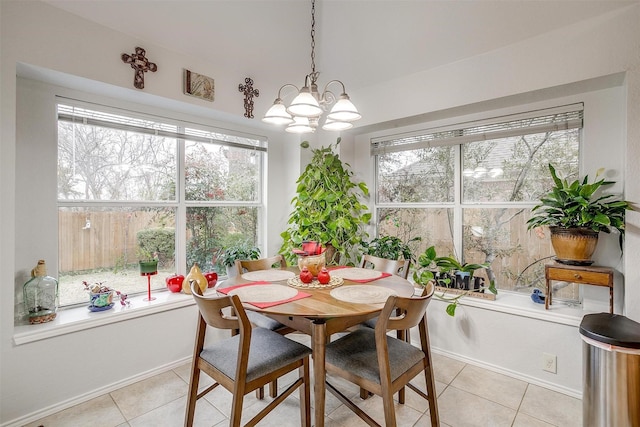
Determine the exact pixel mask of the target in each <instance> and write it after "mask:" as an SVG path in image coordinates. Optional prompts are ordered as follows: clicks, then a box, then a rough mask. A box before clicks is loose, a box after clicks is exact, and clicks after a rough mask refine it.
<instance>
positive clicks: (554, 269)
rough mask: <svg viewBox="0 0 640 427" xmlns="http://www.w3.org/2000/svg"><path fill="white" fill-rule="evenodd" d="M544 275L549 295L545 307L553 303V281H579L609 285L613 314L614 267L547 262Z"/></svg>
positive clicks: (583, 283) (610, 307)
mask: <svg viewBox="0 0 640 427" xmlns="http://www.w3.org/2000/svg"><path fill="white" fill-rule="evenodd" d="M544 276H545V280H546V282H547V284H546V285H547V296H546V298H545V303H544V308H545V309H547V310H548V309H549V306H550V305H551V302H552V301H551V281H552V280H560V281H563V282H573V283H579V284H581V285H594V286H608V287H609V312H610V313H611V314H613V269H611V268H608V267H592V266H578V265H566V264H559V263H553V264H547V265H545V266H544Z"/></svg>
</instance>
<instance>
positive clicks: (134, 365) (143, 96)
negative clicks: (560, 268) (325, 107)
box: [0, 1, 640, 425]
mask: <svg viewBox="0 0 640 427" xmlns="http://www.w3.org/2000/svg"><path fill="white" fill-rule="evenodd" d="M0 19H1V24H0V31H1V40H0V43H1V45H0V54H1V61H0V95H1V96H0V103H1V104H0V105H1V110H0V112H1V116H0V120H1V131H0V132H1V133H0V136H1V141H0V144H1V146H0V194H1V196H2V197H1V199H2V209H0V235H1V236H2V239H0V283H3V284H4V285H3V292H2V294H1V295H2V296H1V300H0V324H1V325H2V327H1V330H0V362H1V366H0V377H1V381H0V395H1V396H2V399H1V403H0V424H2V425H4V424H8V423H10V422H11V421H12V420H18V419H21V418H23V417H28V416H29V415H30V414H33V413H36V412H37V411H41V410H46V408H47V407H50V406H51V407H53V408H56V407H57V406H56V405H61V404H64V403H65V402H69V401H70V400H73V399H75V398H78V397H79V396H84V395H88V394H90V393H93V392H96V391H100V390H103V389H106V388H108V387H109V385H110V384H113V383H117V382H119V381H125V380H126V379H127V378H130V377H133V376H135V375H137V374H140V373H143V372H147V371H148V370H153V369H162V368H163V367H166V366H169V365H170V364H171V363H172V362H174V361H176V360H179V359H180V358H182V357H185V356H187V355H188V354H189V352H190V351H191V340H192V334H193V329H192V326H191V325H192V323H193V319H194V316H195V309H194V308H193V307H187V308H182V309H178V310H173V311H170V312H165V313H161V314H156V315H152V316H147V317H143V318H140V319H136V320H131V321H127V322H123V323H119V324H113V325H109V326H103V327H100V328H97V330H95V331H85V332H78V333H73V334H69V335H65V336H62V337H57V338H51V339H47V340H43V341H38V342H35V343H32V344H25V345H21V346H15V345H14V344H13V342H12V334H13V328H12V325H13V309H14V297H15V295H14V286H11V284H17V283H19V281H20V280H19V275H20V272H21V271H22V270H23V269H25V268H30V267H32V265H31V264H32V263H33V261H32V260H30V261H29V263H28V264H27V265H23V264H24V263H25V262H23V261H22V260H20V262H18V259H17V258H16V255H15V252H16V250H17V249H20V250H24V249H25V248H23V247H21V245H23V244H24V243H23V237H24V235H25V233H27V235H28V233H29V232H28V231H25V230H24V229H20V228H18V227H17V225H18V224H20V220H19V219H18V218H19V217H20V216H22V215H25V213H24V212H22V211H19V212H17V211H16V210H15V208H14V207H15V206H16V202H17V200H19V199H20V198H17V197H16V192H17V189H18V186H17V184H18V183H17V182H16V166H15V165H14V161H15V159H16V147H17V144H18V143H20V142H19V139H18V137H17V135H16V119H17V107H16V105H17V103H16V93H17V92H16V67H17V64H18V63H24V64H32V65H35V66H37V67H42V68H43V69H47V70H54V71H57V72H61V73H65V74H69V75H73V76H78V77H81V78H84V79H88V80H89V81H96V82H101V83H105V84H108V85H111V86H110V88H112V89H113V88H115V89H119V90H111V92H112V93H114V94H117V97H118V98H123V97H127V96H131V97H133V98H135V99H137V100H138V102H141V103H145V102H146V103H153V104H154V105H155V106H164V107H166V106H167V105H168V104H172V108H173V107H175V108H178V109H180V108H182V109H185V110H189V111H196V110H197V111H198V112H199V115H201V116H204V117H208V118H211V119H214V118H215V119H216V120H225V121H230V122H233V123H234V126H235V125H238V124H240V125H244V126H246V127H247V128H251V127H254V128H256V129H263V128H261V127H259V126H254V125H253V124H252V123H249V122H248V121H247V120H246V119H242V118H241V115H242V113H243V111H242V102H241V99H239V98H238V94H236V93H235V90H236V88H237V84H238V82H237V80H238V78H239V77H238V75H237V74H238V70H235V69H232V68H231V67H227V66H225V64H207V63H203V62H202V61H201V60H199V59H196V58H189V57H185V56H183V55H181V54H179V53H176V52H169V51H166V50H164V49H162V48H161V47H159V46H155V45H153V43H149V42H148V41H144V40H134V39H131V38H130V37H128V36H127V35H125V34H119V33H114V32H112V31H110V30H107V29H105V28H100V27H97V26H95V25H93V24H91V23H89V22H87V21H84V20H82V19H80V18H78V17H76V16H74V15H70V14H67V13H65V12H62V11H60V10H58V9H55V8H51V7H49V6H48V5H46V4H42V3H40V2H25V1H19V2H0ZM638 22H640V6H632V7H629V8H627V9H624V10H622V11H619V12H616V13H612V14H609V15H606V16H602V17H599V18H596V19H594V20H591V21H588V22H584V23H581V24H578V25H576V26H572V27H568V28H565V29H563V30H560V31H557V32H555V33H551V34H548V35H544V36H541V37H537V38H535V39H530V40H527V41H525V42H523V43H521V44H519V45H516V46H511V47H507V48H505V49H501V50H499V51H495V52H490V53H488V54H487V55H483V56H481V57H476V58H470V59H468V60H464V61H460V62H458V63H456V64H452V65H450V66H447V67H442V68H439V69H436V70H430V71H426V72H424V73H419V74H418V75H413V76H408V77H407V78H405V79H399V80H397V81H392V82H389V83H388V84H386V85H381V86H379V87H375V88H368V90H367V91H361V92H360V93H357V94H355V93H354V94H352V96H353V98H354V99H356V98H357V99H358V100H359V103H360V104H367V105H379V106H383V105H387V106H388V107H384V108H383V107H380V108H369V109H368V111H369V112H370V113H371V114H369V115H368V116H367V117H365V118H364V119H363V123H364V124H365V125H371V126H374V125H376V124H377V123H380V122H386V121H390V120H393V119H402V118H406V117H413V116H418V115H424V114H427V115H428V114H431V113H435V112H438V111H441V110H446V109H450V108H457V107H463V106H467V105H470V104H474V103H478V102H483V101H489V100H492V99H495V98H500V97H510V96H514V95H522V96H524V97H525V98H526V94H528V93H530V92H532V91H537V90H543V89H547V88H555V87H557V86H563V85H568V84H571V83H573V82H578V81H582V80H585V79H594V78H599V77H602V76H606V75H609V74H614V73H621V72H623V73H625V80H624V83H623V86H622V89H621V93H622V95H621V97H622V98H623V99H624V101H623V105H622V106H621V108H620V110H619V113H620V114H621V115H623V116H624V117H625V120H624V123H623V127H624V130H623V131H621V132H623V135H622V136H621V138H622V142H623V145H625V150H626V151H625V155H624V156H623V158H626V159H627V160H626V164H625V166H624V168H625V169H624V173H623V174H622V175H623V176H624V177H625V180H624V181H625V183H627V185H626V187H625V191H626V198H627V199H629V200H636V201H639V200H640V186H639V185H637V184H635V183H638V182H640V168H637V167H635V165H637V164H638V160H640V148H639V147H640V145H639V144H638V141H639V140H640V121H639V120H637V118H638V117H640V114H639V110H640V65H639V62H640V59H639V58H640V55H639V50H638V40H640V35H639V32H640V26H638V25H637V23H638ZM139 44H142V46H143V47H145V48H146V49H147V52H149V53H150V52H153V56H152V58H151V59H152V60H154V61H155V62H157V63H158V64H159V66H160V67H161V70H162V71H163V72H162V73H160V72H158V73H154V74H153V75H149V74H147V77H146V78H145V90H144V93H140V92H139V91H136V90H134V89H131V80H132V70H131V69H130V68H128V67H125V66H124V65H123V64H122V63H121V62H120V60H119V55H120V54H121V53H122V52H129V51H131V49H132V48H133V47H134V46H137V45H139ZM182 68H192V69H194V70H202V72H205V73H206V70H211V69H212V70H215V73H214V74H215V75H214V77H215V78H216V102H215V103H214V104H213V105H210V104H206V105H205V104H203V103H204V101H198V100H194V99H192V98H186V97H184V96H183V95H182V90H181V87H180V81H181V78H180V76H181V73H182ZM249 71H255V72H254V74H256V73H258V72H259V70H249ZM261 89H262V88H261ZM547 90H549V89H547ZM121 94H122V96H120V95H121ZM151 95H152V96H151ZM114 96H116V95H114ZM160 104H163V105H160ZM214 109H215V110H214ZM436 115H437V114H436ZM49 120H50V119H49ZM363 129H364V128H363ZM257 132H259V133H262V134H265V135H267V136H269V140H270V150H271V149H273V151H271V154H270V155H269V166H268V167H269V169H268V170H269V182H270V183H271V182H273V183H278V184H281V185H282V186H283V187H284V188H285V189H286V191H276V192H271V191H270V192H269V198H268V204H269V206H270V211H269V218H268V220H267V226H268V227H269V226H270V225H272V224H276V227H277V229H276V230H275V231H271V232H270V233H275V234H276V235H277V232H278V230H280V229H282V227H281V226H280V224H281V223H282V221H283V220H286V215H287V214H286V213H283V210H282V209H285V207H287V206H288V203H289V200H290V198H291V195H292V194H293V188H294V184H293V182H294V181H295V178H296V177H297V176H298V173H299V170H300V161H299V159H300V156H299V153H298V139H296V138H291V137H288V136H285V135H284V134H282V133H273V134H269V133H268V131H262V130H259V131H257ZM358 132H361V133H362V132H364V130H362V131H358V130H356V131H355V133H351V134H350V135H351V136H350V137H349V138H345V141H344V142H343V143H347V144H349V143H350V144H353V143H354V142H358V145H357V146H353V145H352V146H351V147H347V146H346V145H345V147H344V150H345V154H347V153H349V154H348V157H353V159H354V160H356V161H355V162H354V161H350V162H351V164H352V165H353V166H354V167H356V174H357V175H358V176H361V175H363V174H364V173H363V171H365V170H366V168H368V166H369V164H370V163H369V160H368V147H366V143H365V144H364V148H363V147H362V146H361V144H360V141H359V138H358V137H357V135H358ZM367 132H368V131H367ZM333 140H334V138H333V137H326V136H318V139H317V140H316V141H322V142H321V143H322V144H323V145H326V144H327V142H332V141H333ZM324 141H327V142H324ZM365 153H366V154H365ZM615 162H616V166H614V168H617V162H618V160H616V161H615ZM45 185H49V184H45ZM270 187H271V186H270ZM280 188H282V187H280ZM283 193H288V194H283ZM278 207H282V209H277V208H278ZM638 215H639V214H637V213H633V214H631V215H629V216H628V223H629V232H628V238H627V243H626V248H625V259H626V260H627V263H626V264H627V265H629V266H633V265H634V262H636V261H635V260H636V259H637V258H638V255H640V234H639V233H638V231H639V230H638V226H640V216H638ZM276 227H270V228H271V229H273V228H276ZM275 240H277V237H274V236H273V235H272V236H271V237H269V238H268V243H267V244H268V248H269V252H271V251H272V250H273V249H277V247H278V243H277V242H275ZM274 242H275V243H274ZM36 258H37V257H36V256H34V258H33V259H36ZM624 274H625V276H626V282H627V283H628V284H629V285H628V286H627V289H626V293H625V298H626V303H625V310H626V313H627V315H628V316H629V317H631V318H633V319H634V320H637V321H638V320H640V286H638V285H637V283H640V270H637V269H632V268H629V269H627V271H624ZM476 313H477V310H472V309H469V310H467V315H468V316H469V317H470V319H471V320H472V321H474V322H478V324H482V325H491V326H493V328H494V330H496V331H497V332H496V334H497V335H495V336H494V339H489V338H488V336H486V335H484V334H487V333H488V332H482V333H480V332H478V333H476V332H474V331H473V330H472V331H471V334H472V335H469V338H465V336H464V335H460V336H458V335H456V334H448V335H447V337H446V339H445V338H444V337H442V336H441V334H440V332H438V331H435V330H434V345H437V346H441V347H442V348H444V349H450V350H451V351H453V352H459V353H460V354H461V355H464V354H467V353H470V352H471V350H472V349H474V354H478V355H487V356H486V357H489V356H492V357H491V359H492V360H493V361H495V362H496V363H497V364H504V365H503V366H504V368H505V369H507V370H513V371H514V372H523V374H526V370H527V363H528V361H527V360H526V359H525V360H522V361H520V360H518V359H515V358H510V359H508V360H507V359H506V356H508V354H509V353H507V352H505V353H504V354H503V355H504V356H505V358H502V357H498V358H496V357H493V355H494V353H492V350H491V347H492V346H495V345H504V338H502V337H501V336H500V334H499V331H501V330H503V326H502V325H503V324H504V322H505V318H504V315H502V314H499V313H495V314H494V313H491V312H483V314H482V315H480V314H476ZM459 319H462V317H460V318H459ZM509 321H510V320H509ZM438 322H443V320H438V319H435V320H433V321H432V322H431V325H430V326H431V327H432V328H438V324H437V323H438ZM441 324H442V323H441ZM514 324H515V323H514ZM534 325H535V326H534V328H535V329H536V332H538V333H540V334H546V335H547V336H549V337H553V338H551V339H550V340H549V344H550V345H551V346H552V347H550V348H549V349H548V352H551V353H555V354H558V355H563V354H566V353H565V352H564V350H563V349H562V346H563V345H564V343H563V340H562V338H564V337H571V339H570V340H569V341H568V343H569V344H570V347H571V348H574V347H575V346H576V345H577V344H576V338H575V334H573V333H572V332H569V333H567V332H566V331H563V330H558V328H556V327H554V326H551V325H548V324H546V323H545V322H537V323H534ZM520 327H522V328H530V327H531V323H530V322H525V323H522V324H521V326H520ZM441 330H445V329H441ZM449 330H453V331H455V328H453V329H449ZM504 331H505V335H509V334H510V332H508V329H504ZM96 337H99V340H100V342H98V341H97V339H96ZM559 338H561V339H559ZM565 342H567V341H565ZM102 343H107V344H106V345H103V344H102ZM70 349H71V350H70ZM571 353H575V349H574V350H571ZM483 357H485V356H483ZM568 357H569V356H566V357H565V358H568ZM576 357H579V356H577V354H576ZM91 361H95V364H98V365H104V366H113V367H114V368H115V369H113V370H111V371H102V372H100V373H98V374H95V372H94V370H93V369H92V366H95V364H92V363H90V362H91ZM563 363H564V362H562V361H560V360H559V361H558V368H559V369H561V367H562V366H563ZM71 371H72V372H74V375H69V373H70V372H71ZM94 374H95V375H94ZM561 381H563V383H562V382H560V380H558V387H566V388H568V389H574V388H576V382H575V378H574V379H572V378H564V377H563V378H562V380H561ZM34 384H38V386H37V389H38V391H37V393H36V392H35V391H34V389H35V386H34ZM34 394H37V399H34V398H33V397H34Z"/></svg>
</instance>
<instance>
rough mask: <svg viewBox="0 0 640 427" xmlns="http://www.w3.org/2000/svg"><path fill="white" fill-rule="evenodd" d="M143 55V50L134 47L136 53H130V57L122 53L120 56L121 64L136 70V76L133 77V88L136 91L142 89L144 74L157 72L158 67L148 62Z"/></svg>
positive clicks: (144, 52)
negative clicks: (124, 63)
mask: <svg viewBox="0 0 640 427" xmlns="http://www.w3.org/2000/svg"><path fill="white" fill-rule="evenodd" d="M145 54H146V51H145V50H144V49H143V48H141V47H136V53H132V54H131V55H128V54H126V53H123V54H122V55H121V56H120V57H121V58H122V61H123V62H126V63H127V64H131V68H133V69H134V70H136V74H135V76H134V77H133V86H134V87H136V88H138V89H144V73H145V72H147V71H151V72H156V71H157V70H158V66H157V65H156V64H154V63H153V62H149V60H148V59H147V58H145V57H144V55H145Z"/></svg>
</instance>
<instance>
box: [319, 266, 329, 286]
mask: <svg viewBox="0 0 640 427" xmlns="http://www.w3.org/2000/svg"><path fill="white" fill-rule="evenodd" d="M330 280H331V276H329V271H328V270H327V269H326V268H324V267H323V268H322V270H320V273H318V282H320V283H321V284H323V285H326V284H327V283H329V281H330Z"/></svg>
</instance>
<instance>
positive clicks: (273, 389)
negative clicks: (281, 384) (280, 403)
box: [263, 380, 278, 399]
mask: <svg viewBox="0 0 640 427" xmlns="http://www.w3.org/2000/svg"><path fill="white" fill-rule="evenodd" d="M263 394H264V392H263ZM276 396H278V380H273V381H271V383H269V397H271V398H273V399H275V398H276Z"/></svg>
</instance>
